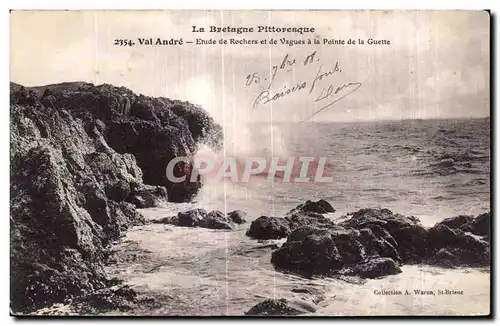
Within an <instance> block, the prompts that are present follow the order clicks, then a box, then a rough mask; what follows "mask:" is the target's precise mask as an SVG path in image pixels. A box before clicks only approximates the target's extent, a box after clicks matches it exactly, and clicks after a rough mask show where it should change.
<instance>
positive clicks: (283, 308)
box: [245, 299, 304, 316]
mask: <svg viewBox="0 0 500 326" xmlns="http://www.w3.org/2000/svg"><path fill="white" fill-rule="evenodd" d="M302 313H304V312H303V311H300V310H298V309H296V308H294V307H291V306H290V304H289V302H288V300H286V299H279V300H274V299H267V300H265V301H262V302H260V303H258V304H256V305H255V306H253V307H252V308H251V309H250V310H248V311H247V312H246V313H245V315H247V316H293V315H300V314H302Z"/></svg>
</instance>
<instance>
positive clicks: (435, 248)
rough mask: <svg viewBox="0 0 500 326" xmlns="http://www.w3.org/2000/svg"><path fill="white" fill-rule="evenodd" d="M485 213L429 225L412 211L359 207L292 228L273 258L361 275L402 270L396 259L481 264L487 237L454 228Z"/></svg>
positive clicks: (303, 269)
mask: <svg viewBox="0 0 500 326" xmlns="http://www.w3.org/2000/svg"><path fill="white" fill-rule="evenodd" d="M485 219H486V218H485V217H484V216H483V215H480V218H479V217H478V218H476V219H474V220H471V218H470V217H464V216H461V217H457V218H453V219H447V220H445V221H443V222H440V223H438V224H436V225H435V226H434V227H432V228H429V229H427V228H425V227H423V226H422V225H421V224H420V221H419V220H418V219H417V218H415V217H408V216H404V215H401V214H394V213H392V212H391V211H390V210H388V209H361V210H359V211H357V212H355V213H354V214H352V216H351V218H350V219H348V220H345V221H343V222H341V223H339V224H338V225H331V224H324V225H322V226H320V227H318V226H315V225H314V224H311V225H309V226H302V227H299V228H297V229H295V230H294V231H293V232H291V233H290V234H289V235H288V237H287V239H286V242H285V243H284V244H283V245H282V246H281V248H279V249H278V250H276V251H274V252H273V253H272V257H271V263H272V264H273V265H274V266H275V267H276V268H277V269H279V270H282V271H285V272H292V273H296V274H299V275H302V276H306V277H312V276H316V275H356V276H360V277H364V278H375V277H380V276H384V275H392V274H397V273H400V272H401V269H400V268H399V266H398V265H399V264H404V263H427V264H433V265H440V266H446V267H456V266H485V265H488V264H489V263H490V247H489V243H488V242H487V241H484V240H481V239H480V238H479V237H478V236H475V235H471V234H468V233H466V232H464V231H463V230H462V229H460V228H458V227H464V226H467V227H470V223H484V222H483V221H484V220H485ZM281 220H285V218H283V219H281ZM281 220H280V221H281ZM478 221H479V222H478ZM448 225H450V226H454V227H456V228H450V227H449V226H448Z"/></svg>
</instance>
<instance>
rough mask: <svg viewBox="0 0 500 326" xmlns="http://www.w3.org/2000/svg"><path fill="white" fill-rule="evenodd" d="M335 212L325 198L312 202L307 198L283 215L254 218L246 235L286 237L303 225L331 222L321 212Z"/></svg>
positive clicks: (256, 237) (270, 237)
mask: <svg viewBox="0 0 500 326" xmlns="http://www.w3.org/2000/svg"><path fill="white" fill-rule="evenodd" d="M329 212H335V209H334V208H333V207H332V206H331V205H330V204H329V203H328V202H327V201H325V200H318V201H317V202H312V201H310V200H308V201H307V202H305V203H304V204H300V205H298V206H297V207H296V208H294V209H292V210H291V211H290V212H288V213H287V214H285V216H283V217H274V216H261V217H259V218H257V219H256V220H254V221H253V222H252V223H251V225H250V228H249V229H248V231H247V233H246V235H247V236H249V237H251V238H253V239H261V240H268V239H280V238H285V237H287V236H288V235H289V234H290V233H292V231H293V230H295V229H297V228H300V227H303V226H311V225H314V226H317V227H323V226H329V225H333V222H332V221H331V220H329V219H328V218H326V217H325V216H323V215H322V214H323V213H329Z"/></svg>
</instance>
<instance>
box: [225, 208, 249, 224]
mask: <svg viewBox="0 0 500 326" xmlns="http://www.w3.org/2000/svg"><path fill="white" fill-rule="evenodd" d="M227 215H228V216H229V218H230V219H231V221H233V222H234V223H236V224H244V223H246V222H247V221H246V220H245V216H246V215H247V213H245V212H242V211H240V210H236V211H232V212H230V213H228V214H227Z"/></svg>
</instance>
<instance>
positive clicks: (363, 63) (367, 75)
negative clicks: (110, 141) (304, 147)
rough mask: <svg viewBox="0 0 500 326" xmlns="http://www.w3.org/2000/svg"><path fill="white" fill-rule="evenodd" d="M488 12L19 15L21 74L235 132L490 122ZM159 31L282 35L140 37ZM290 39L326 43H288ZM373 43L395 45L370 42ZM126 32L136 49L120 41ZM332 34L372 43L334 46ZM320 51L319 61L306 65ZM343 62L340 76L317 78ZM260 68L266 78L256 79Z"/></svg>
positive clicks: (15, 28) (16, 49)
mask: <svg viewBox="0 0 500 326" xmlns="http://www.w3.org/2000/svg"><path fill="white" fill-rule="evenodd" d="M489 19H490V18H489V15H488V13H487V12H485V11H386V12H383V11H371V12H370V11H331V12H325V11H226V12H220V11H176V12H173V11H135V12H132V11H115V12H112V11H75V12H69V11H58V12H51V11H42V12H35V11H33V12H30V11H13V12H12V13H11V40H10V42H11V66H10V68H11V77H10V80H11V81H13V82H16V83H19V84H22V85H24V86H40V85H46V84H52V83H59V82H67V81H87V82H91V83H95V84H102V83H109V84H113V85H116V86H125V87H127V88H130V89H131V90H133V91H134V92H137V93H141V94H144V95H149V96H165V97H169V98H173V99H181V100H187V101H190V102H193V103H196V104H199V105H201V106H202V107H203V108H205V109H206V110H208V111H209V112H210V114H211V115H212V116H213V117H214V118H215V119H216V120H217V121H219V122H221V123H223V124H224V125H225V128H227V127H228V126H232V127H233V128H239V126H242V125H245V124H248V123H251V122H255V121H260V122H262V121H264V122H296V123H299V122H302V121H304V120H307V119H309V120H312V121H321V122H324V121H358V120H369V121H373V120H387V119H396V120H398V119H415V118H421V119H426V118H450V117H453V118H469V117H487V116H489V111H490V103H489V96H490V95H489V93H490V87H489V79H490V77H489V73H490V55H489V52H490V49H489V37H490V34H489V33H490V29H489V26H490V21H489ZM193 25H195V26H199V27H205V29H208V27H209V26H210V25H213V26H222V27H224V26H234V27H239V26H244V27H254V28H256V26H258V25H273V26H276V27H308V28H312V27H313V28H315V32H314V33H304V34H302V35H301V34H296V33H257V32H254V33H244V34H236V33H228V32H226V33H193V32H192V26H193ZM158 37H160V38H164V39H170V38H175V39H180V38H183V40H184V41H186V40H188V41H194V42H195V41H196V39H197V38H204V39H210V38H212V39H214V40H216V41H218V40H220V39H221V38H224V39H226V40H228V41H229V40H230V39H231V38H233V39H240V40H241V39H247V40H257V41H261V40H264V39H265V40H269V39H275V40H277V41H278V44H276V45H270V44H258V45H220V44H215V45H203V46H197V45H194V44H184V45H182V46H171V45H164V46H141V45H138V44H137V43H138V38H145V39H149V38H153V40H156V38H158ZM282 38H286V39H289V40H295V41H297V40H303V41H305V42H307V41H308V40H314V39H317V40H319V41H320V43H321V44H316V45H315V44H306V45H295V46H288V45H281V44H280V41H279V40H280V39H282ZM369 38H372V39H376V40H388V41H389V42H390V45H368V44H367V42H366V40H368V39H369ZM115 39H129V40H132V41H133V42H135V43H136V45H135V46H131V47H129V46H115V45H114V40H115ZM323 39H330V40H331V39H343V40H345V41H347V40H349V39H353V40H359V39H362V40H365V44H354V45H352V44H351V45H347V44H345V45H328V44H322V43H323ZM314 51H316V52H315V55H314V60H313V62H310V63H309V64H308V65H304V60H305V58H306V57H307V56H308V55H309V54H311V53H313V52H314ZM287 55H288V60H289V61H290V62H292V61H293V60H295V63H294V64H291V65H287V66H286V67H284V69H276V71H277V72H276V75H275V77H274V81H273V83H272V85H271V87H270V88H269V89H268V86H269V81H270V79H272V76H273V71H274V70H273V67H274V66H278V67H280V65H281V63H282V62H283V58H284V57H285V56H287ZM335 66H337V67H338V71H335V72H334V73H332V74H331V75H328V76H325V77H324V78H320V80H317V81H316V82H314V80H315V78H316V77H317V76H318V75H320V74H322V73H324V72H327V71H333V70H334V68H335ZM254 73H255V76H257V77H259V82H258V83H255V82H253V83H251V84H250V85H246V81H247V79H246V77H247V76H248V75H252V74H254ZM252 80H253V81H255V80H254V79H252ZM303 83H305V85H304V87H303V88H301V89H300V90H297V91H295V92H291V93H290V94H288V95H286V96H283V97H282V98H279V99H276V100H273V101H269V102H268V103H263V101H260V102H259V101H257V104H256V105H254V104H255V101H256V99H257V98H260V97H259V94H261V92H265V91H266V90H268V91H269V96H270V97H272V96H273V95H274V94H276V93H279V92H281V91H286V90H287V89H292V88H293V87H294V86H296V85H302V84H303ZM349 83H351V85H350V86H349ZM313 84H314V88H312V85H313ZM343 85H347V86H346V87H345V88H342V86H343ZM356 85H358V86H359V87H358V86H356ZM330 86H331V87H330ZM296 88H297V87H296ZM339 89H340V90H339ZM329 90H330V92H329ZM336 90H339V91H338V94H335V91H336ZM332 91H333V92H332ZM351 91H352V92H351ZM328 93H330V96H329V97H327V98H325V99H321V98H322V97H323V96H324V95H327V94H328ZM344 95H345V96H344ZM337 99H338V101H336V102H335V103H333V104H331V105H330V106H328V107H326V108H325V109H324V110H322V111H321V112H319V113H317V114H316V115H314V117H312V118H309V117H310V116H311V115H313V114H314V113H316V112H317V111H318V110H321V109H322V108H323V107H325V106H326V105H327V104H328V103H331V102H334V101H335V100H337Z"/></svg>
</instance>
